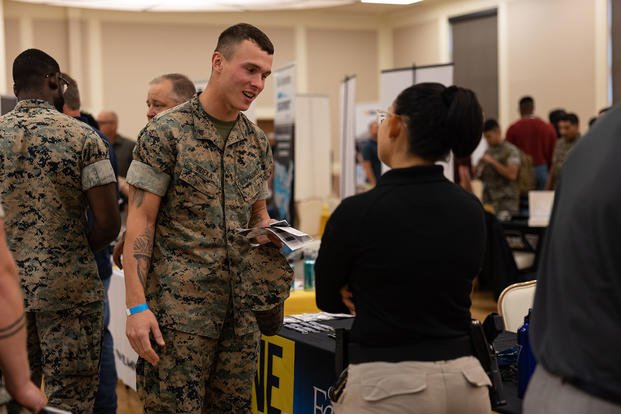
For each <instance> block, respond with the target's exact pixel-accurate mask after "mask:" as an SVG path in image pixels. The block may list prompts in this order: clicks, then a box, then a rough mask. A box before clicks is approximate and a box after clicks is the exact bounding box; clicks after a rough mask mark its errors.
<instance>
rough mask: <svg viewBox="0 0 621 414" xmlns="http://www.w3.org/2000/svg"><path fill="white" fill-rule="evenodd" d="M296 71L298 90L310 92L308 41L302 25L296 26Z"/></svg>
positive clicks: (304, 27) (298, 91)
mask: <svg viewBox="0 0 621 414" xmlns="http://www.w3.org/2000/svg"><path fill="white" fill-rule="evenodd" d="M295 72H296V73H295V78H296V92H297V93H308V42H307V40H306V26H302V25H298V26H296V27H295Z"/></svg>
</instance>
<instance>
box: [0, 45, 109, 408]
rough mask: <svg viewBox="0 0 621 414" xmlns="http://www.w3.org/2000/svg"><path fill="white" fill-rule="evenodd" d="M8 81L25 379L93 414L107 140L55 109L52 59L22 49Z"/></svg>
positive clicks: (0, 153)
mask: <svg viewBox="0 0 621 414" xmlns="http://www.w3.org/2000/svg"><path fill="white" fill-rule="evenodd" d="M13 80H14V86H13V90H14V92H15V95H16V96H17V100H18V102H17V105H16V106H15V109H13V111H11V112H10V113H8V114H6V115H4V116H3V117H2V118H0V136H2V140H0V191H1V194H2V198H3V201H4V206H5V207H6V210H7V212H6V217H5V223H6V234H7V242H8V245H9V247H10V249H11V251H12V253H13V256H14V258H15V262H16V263H17V266H18V268H19V272H20V279H21V280H20V282H21V286H22V289H23V290H24V296H25V298H24V299H25V308H26V320H27V324H28V354H29V359H30V367H31V369H32V378H33V382H34V383H35V385H40V383H41V380H42V379H43V380H44V381H45V391H46V393H47V395H48V397H49V400H50V405H52V406H55V407H58V408H60V409H64V410H68V411H73V412H80V413H82V412H90V411H92V409H93V404H94V401H95V394H96V392H97V384H98V378H99V358H100V353H101V336H102V332H103V323H102V322H103V305H102V302H103V289H102V283H101V280H100V278H99V275H98V274H97V266H96V263H95V260H94V257H93V252H97V251H99V250H101V249H103V248H105V247H107V246H108V245H109V244H110V242H111V241H112V240H114V238H115V237H116V236H117V234H118V232H119V227H120V217H119V212H118V207H117V193H116V179H115V177H114V171H113V169H112V166H111V165H110V161H109V152H108V147H107V146H106V144H105V143H104V142H103V141H102V140H101V138H100V137H99V136H98V135H97V134H96V133H95V132H94V131H93V129H92V128H90V127H89V126H87V125H85V124H84V123H82V122H79V121H77V120H75V119H73V118H71V117H68V116H66V115H64V114H62V113H61V112H62V110H63V104H64V97H63V93H64V90H65V87H66V86H67V84H68V82H67V80H66V79H64V78H63V76H62V74H61V72H60V68H59V66H58V63H57V62H56V60H54V58H52V57H51V56H50V55H48V54H46V53H45V52H43V51H41V50H38V49H28V50H26V51H24V52H22V53H20V54H19V55H18V56H17V57H16V58H15V60H14V62H13ZM87 207H88V208H90V210H91V211H92V213H93V221H92V226H91V228H88V227H87V222H86V214H85V212H86V209H87Z"/></svg>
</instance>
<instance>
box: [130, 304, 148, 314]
mask: <svg viewBox="0 0 621 414" xmlns="http://www.w3.org/2000/svg"><path fill="white" fill-rule="evenodd" d="M146 310H149V306H147V304H146V303H141V304H140V305H136V306H134V307H131V308H127V316H131V315H135V314H137V313H140V312H144V311H146Z"/></svg>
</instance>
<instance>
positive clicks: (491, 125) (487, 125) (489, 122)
mask: <svg viewBox="0 0 621 414" xmlns="http://www.w3.org/2000/svg"><path fill="white" fill-rule="evenodd" d="M494 129H500V124H498V121H496V120H495V119H493V118H488V119H486V120H485V122H484V123H483V132H488V131H493V130H494Z"/></svg>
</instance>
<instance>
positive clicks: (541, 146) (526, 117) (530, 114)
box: [506, 96, 556, 190]
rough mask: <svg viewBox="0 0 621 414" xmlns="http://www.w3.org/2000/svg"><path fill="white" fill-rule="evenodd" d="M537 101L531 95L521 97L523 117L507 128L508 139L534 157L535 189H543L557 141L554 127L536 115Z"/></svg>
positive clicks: (521, 114)
mask: <svg viewBox="0 0 621 414" xmlns="http://www.w3.org/2000/svg"><path fill="white" fill-rule="evenodd" d="M534 113H535V101H534V100H533V98H532V97H530V96H525V97H523V98H522V99H520V116H521V118H520V119H519V120H518V121H516V122H514V123H513V124H512V125H511V126H510V127H509V129H508V130H507V135H506V138H507V141H508V142H510V143H511V144H513V145H515V146H516V147H518V148H519V149H521V150H522V151H524V152H525V153H526V154H528V155H530V156H531V157H532V159H533V165H534V167H535V189H536V190H543V189H544V188H545V186H546V182H547V180H548V171H549V168H550V166H551V165H552V152H553V151H554V144H555V143H556V132H555V131H554V128H552V126H551V125H550V124H548V123H547V122H545V121H544V120H542V119H541V118H538V117H536V116H535V115H534Z"/></svg>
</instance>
